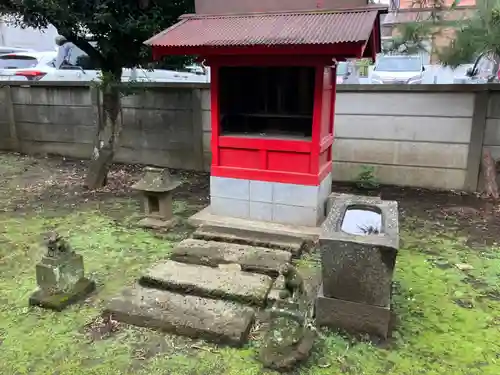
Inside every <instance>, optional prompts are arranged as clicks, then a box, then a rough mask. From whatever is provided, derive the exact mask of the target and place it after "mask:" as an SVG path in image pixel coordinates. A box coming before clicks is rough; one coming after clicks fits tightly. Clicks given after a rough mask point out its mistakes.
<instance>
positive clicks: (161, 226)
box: [137, 217, 176, 230]
mask: <svg viewBox="0 0 500 375" xmlns="http://www.w3.org/2000/svg"><path fill="white" fill-rule="evenodd" d="M175 224H176V222H175V219H171V220H160V219H155V218H152V217H146V218H144V219H142V220H141V221H139V222H138V223H137V225H138V226H139V227H141V228H148V229H157V230H168V229H170V228H172V227H173V226H175Z"/></svg>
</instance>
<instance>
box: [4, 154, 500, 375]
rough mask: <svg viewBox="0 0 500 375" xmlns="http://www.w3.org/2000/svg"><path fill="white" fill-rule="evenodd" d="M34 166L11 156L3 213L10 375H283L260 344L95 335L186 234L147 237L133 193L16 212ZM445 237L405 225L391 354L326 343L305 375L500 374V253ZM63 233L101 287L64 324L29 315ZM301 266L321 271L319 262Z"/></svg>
mask: <svg viewBox="0 0 500 375" xmlns="http://www.w3.org/2000/svg"><path fill="white" fill-rule="evenodd" d="M22 163H26V165H28V167H29V168H28V172H26V171H25V168H24V166H23V167H20V165H21V164H22ZM30 163H31V161H29V160H28V161H26V160H25V159H21V160H20V159H19V158H17V157H14V156H11V155H1V157H0V174H2V176H3V177H4V182H3V183H2V185H1V187H0V189H1V191H0V193H1V198H0V202H1V204H2V205H3V206H4V207H7V209H6V211H5V212H2V213H0V230H1V236H0V245H1V246H0V302H1V303H0V370H1V373H2V375H4V374H5V375H11V374H12V375H14V374H35V375H38V374H39V375H46V374H59V375H64V374H68V375H83V374H85V375H93V374H95V375H108V374H109V375H116V374H139V375H140V374H148V375H156V374H158V375H160V374H162V375H166V374H168V375H191V374H193V375H194V374H200V375H201V374H203V375H206V374H214V375H215V374H217V375H218V374H225V375H256V374H264V373H272V372H266V371H265V370H263V369H262V368H261V366H260V365H259V363H258V362H257V361H256V360H255V354H256V351H257V350H258V345H259V342H258V341H252V342H250V344H249V345H247V347H245V348H243V349H240V350H236V349H229V348H219V347H215V346H212V345H209V344H206V343H203V342H196V343H195V342H192V341H191V340H187V339H183V338H179V337H175V336H170V335H163V334H160V333H157V332H153V331H149V330H145V329H138V328H134V327H129V326H120V327H119V329H118V331H117V332H115V333H112V334H110V335H109V337H108V336H105V337H102V338H101V337H97V338H96V337H94V336H92V329H90V328H89V324H90V323H92V322H94V321H95V319H96V317H98V316H99V314H100V313H101V311H102V308H103V306H104V303H105V302H106V300H107V299H108V298H109V297H111V296H112V295H113V294H115V293H117V292H119V291H120V290H121V289H122V288H123V287H124V286H126V285H130V284H131V283H133V282H134V280H135V279H136V278H137V276H138V275H139V274H140V273H141V271H143V270H144V269H146V268H147V267H148V266H150V265H151V264H152V263H154V262H156V261H158V260H160V259H163V258H165V257H167V256H168V254H169V252H170V249H171V248H172V246H173V245H175V241H178V240H179V239H180V238H182V236H183V234H182V233H180V234H179V233H177V234H174V235H172V236H171V237H169V238H159V237H156V236H154V235H153V234H152V233H151V232H148V231H145V230H141V229H138V228H136V227H135V226H134V225H133V224H134V222H135V221H136V219H137V212H138V210H139V207H138V204H137V201H136V199H135V198H129V197H127V196H126V195H123V194H122V195H113V194H108V195H106V196H104V197H90V198H86V200H85V199H80V198H75V200H73V201H67V202H66V203H59V202H62V199H60V198H52V200H51V201H50V200H48V201H45V203H44V204H43V205H42V206H41V205H40V202H38V201H37V200H36V199H33V200H32V202H38V203H32V204H31V203H30V204H29V205H27V206H25V207H24V209H22V210H16V211H12V210H11V209H10V205H9V204H10V203H9V202H12V201H13V200H15V198H16V197H17V198H20V195H21V194H25V193H26V191H24V190H19V189H18V188H17V186H19V183H18V182H19V181H21V180H23V181H25V180H26V179H27V174H29V172H30V171H31V170H35V169H36V170H39V169H40V168H41V167H40V165H35V166H34V165H32V164H30ZM41 163H43V162H41ZM49 169H50V168H49ZM32 175H33V174H32ZM64 189H66V187H65V188H64ZM30 202H31V201H30ZM191 209H192V203H191V202H189V201H187V200H177V203H176V214H177V215H178V216H179V217H181V218H184V217H185V216H186V215H187V214H188V212H190V210H191ZM453 225H456V223H453ZM440 228H441V229H439V230H437V229H436V227H435V226H434V225H432V222H430V221H428V220H424V219H422V218H417V217H413V216H408V217H405V218H404V220H403V223H402V228H401V244H402V248H401V250H400V254H399V256H398V261H397V271H396V274H395V285H396V288H395V296H394V306H395V311H396V313H397V315H398V324H397V329H396V331H395V332H394V335H393V336H394V337H393V340H392V341H391V342H390V343H389V345H387V346H385V347H383V348H382V347H377V346H375V345H374V344H371V343H370V342H368V341H364V340H355V339H353V338H351V337H347V336H344V335H340V334H336V333H332V332H322V333H321V337H320V338H319V339H318V342H317V345H316V348H315V350H314V353H313V356H312V358H311V359H310V361H309V362H308V363H307V364H306V365H305V366H304V367H302V368H301V369H300V370H299V373H300V374H304V375H309V374H310V375H321V374H324V375H327V374H328V375H331V374H341V373H345V374H352V375H362V374H363V375H375V374H395V375H410V374H411V375H413V374H415V375H416V374H428V375H459V374H464V375H465V374H467V375H469V374H470V375H473V374H481V375H498V374H500V344H499V342H500V340H499V338H500V334H499V333H500V332H499V331H500V301H499V299H500V285H499V284H500V281H499V280H500V279H499V273H500V252H499V250H500V249H498V248H497V247H496V246H495V245H493V246H489V247H486V246H485V247H483V248H480V249H477V248H474V249H473V248H471V247H469V246H468V245H467V238H465V237H461V236H460V235H458V234H457V231H456V229H453V230H451V229H447V227H446V226H442V227H440ZM450 228H452V227H450ZM53 229H56V230H57V231H59V232H60V233H61V234H63V235H65V236H67V238H68V239H69V241H70V244H71V245H72V246H73V247H74V249H75V250H77V251H78V252H79V253H81V254H82V255H84V259H85V265H86V270H87V274H88V276H89V277H90V278H92V279H93V280H95V281H96V282H97V285H98V291H97V293H96V294H95V295H93V296H91V297H90V298H89V299H88V300H87V301H85V302H84V303H82V304H80V305H76V306H73V307H70V308H69V309H68V310H66V311H64V312H62V313H53V312H49V311H44V310H40V309H30V308H28V307H27V301H28V298H29V296H30V294H31V293H32V292H33V290H34V288H35V273H34V267H35V264H36V262H37V261H38V260H39V259H40V257H41V256H42V254H43V248H42V247H41V246H40V240H41V237H40V235H41V234H42V233H44V232H46V231H48V230H53ZM460 263H466V264H468V265H470V266H472V267H473V269H471V270H460V269H458V268H457V267H456V266H455V265H456V264H460ZM301 264H302V265H303V266H306V265H307V266H309V267H317V262H315V261H314V260H304V261H302V263H301Z"/></svg>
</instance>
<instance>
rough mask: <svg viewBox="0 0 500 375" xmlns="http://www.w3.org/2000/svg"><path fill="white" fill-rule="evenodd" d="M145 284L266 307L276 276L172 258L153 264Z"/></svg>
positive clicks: (142, 281)
mask: <svg viewBox="0 0 500 375" xmlns="http://www.w3.org/2000/svg"><path fill="white" fill-rule="evenodd" d="M139 281H140V283H141V285H143V286H148V287H152V288H158V289H163V290H168V291H172V292H179V293H183V294H191V295H195V296H198V297H208V298H220V299H224V300H228V301H235V302H240V303H245V304H249V305H254V306H261V307H262V306H264V305H265V302H266V298H267V294H268V293H269V291H270V289H271V286H272V284H273V279H272V278H270V277H269V276H266V275H260V274H256V273H248V272H241V271H229V270H222V269H219V268H212V267H207V266H199V265H193V264H185V263H179V262H175V261H172V260H169V261H166V262H163V263H160V264H157V265H155V266H153V267H152V268H151V269H149V271H147V272H146V274H145V275H144V276H142V277H141V278H140V280H139Z"/></svg>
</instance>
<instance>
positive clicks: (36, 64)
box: [0, 51, 57, 81]
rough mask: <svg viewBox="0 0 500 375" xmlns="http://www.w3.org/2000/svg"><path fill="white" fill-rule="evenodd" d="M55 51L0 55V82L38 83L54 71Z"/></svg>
mask: <svg viewBox="0 0 500 375" xmlns="http://www.w3.org/2000/svg"><path fill="white" fill-rule="evenodd" d="M56 57H57V52H56V51H49V52H18V53H8V54H5V55H0V81H13V80H15V81H38V80H40V79H42V78H43V77H44V76H45V75H47V74H49V73H51V72H53V71H55V70H56V68H55V61H56Z"/></svg>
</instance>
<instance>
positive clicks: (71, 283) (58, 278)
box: [29, 232, 95, 311]
mask: <svg viewBox="0 0 500 375" xmlns="http://www.w3.org/2000/svg"><path fill="white" fill-rule="evenodd" d="M45 246H46V247H47V253H46V254H45V256H44V257H42V259H41V260H40V262H39V263H38V264H37V265H36V267H35V271H36V282H37V285H38V288H37V290H35V292H34V293H33V294H32V295H31V297H30V299H29V304H30V305H31V306H40V307H43V308H48V309H52V310H56V311H62V310H64V309H65V308H66V307H67V306H69V305H71V304H72V303H75V302H76V301H78V300H80V299H84V298H85V297H86V296H87V295H88V294H89V293H91V292H92V291H94V290H95V283H94V282H93V281H92V280H89V279H87V278H86V277H85V272H84V266H83V257H82V256H81V255H80V254H77V253H76V252H74V251H73V250H71V247H70V245H69V243H68V242H67V241H66V240H65V239H64V238H63V237H62V236H60V235H59V234H58V233H57V232H51V233H49V234H48V236H47V237H46V239H45Z"/></svg>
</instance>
